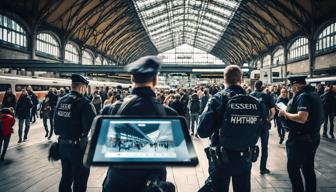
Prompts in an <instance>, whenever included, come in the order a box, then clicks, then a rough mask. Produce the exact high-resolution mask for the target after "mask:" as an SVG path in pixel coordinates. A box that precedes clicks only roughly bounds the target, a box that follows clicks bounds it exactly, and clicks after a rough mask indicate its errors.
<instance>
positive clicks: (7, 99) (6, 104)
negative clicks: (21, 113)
mask: <svg viewBox="0 0 336 192" xmlns="http://www.w3.org/2000/svg"><path fill="white" fill-rule="evenodd" d="M1 107H2V108H10V107H12V108H13V109H15V108H16V96H15V94H13V92H12V89H8V90H7V91H6V93H5V95H4V98H3V100H2V105H1Z"/></svg>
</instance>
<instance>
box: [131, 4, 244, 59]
mask: <svg viewBox="0 0 336 192" xmlns="http://www.w3.org/2000/svg"><path fill="white" fill-rule="evenodd" d="M240 1H241V0H211V1H209V0H208V1H206V0H172V1H167V0H133V2H134V5H135V8H136V10H137V11H138V14H139V17H140V19H141V22H142V24H143V25H144V27H145V29H146V31H147V33H148V34H149V37H150V38H151V40H152V42H153V43H154V45H155V46H156V48H157V50H158V51H159V52H160V53H162V52H164V51H167V50H170V49H173V48H174V47H177V46H179V45H182V44H189V45H191V46H194V47H198V48H201V49H203V50H205V51H207V52H210V51H211V50H212V48H213V47H214V46H215V45H216V43H217V42H218V41H219V40H220V38H221V36H222V35H223V33H224V32H225V29H226V27H227V25H228V24H229V22H230V20H231V18H232V16H233V14H234V12H235V11H236V10H237V8H238V6H239V4H240Z"/></svg>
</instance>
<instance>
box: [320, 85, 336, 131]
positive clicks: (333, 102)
mask: <svg viewBox="0 0 336 192" xmlns="http://www.w3.org/2000/svg"><path fill="white" fill-rule="evenodd" d="M321 98H322V101H323V107H324V125H323V137H327V138H328V134H327V132H328V120H329V123H330V125H329V126H330V129H329V135H330V137H331V138H335V136H334V117H335V112H336V84H334V85H331V86H330V88H329V91H327V92H326V93H324V94H323V95H322V96H321Z"/></svg>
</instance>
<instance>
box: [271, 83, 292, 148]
mask: <svg viewBox="0 0 336 192" xmlns="http://www.w3.org/2000/svg"><path fill="white" fill-rule="evenodd" d="M288 101H289V99H288V92H287V89H286V88H282V89H281V91H280V96H279V97H278V99H277V100H276V103H281V102H282V103H283V104H285V105H287V104H288ZM278 113H279V109H278V108H277V110H276V113H275V115H274V118H275V122H276V124H277V129H278V134H279V138H280V141H279V144H282V143H283V141H284V139H285V133H286V131H285V128H284V126H283V123H284V121H285V119H284V118H283V117H279V116H278Z"/></svg>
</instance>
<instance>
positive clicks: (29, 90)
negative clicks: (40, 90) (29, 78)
mask: <svg viewBox="0 0 336 192" xmlns="http://www.w3.org/2000/svg"><path fill="white" fill-rule="evenodd" d="M27 93H28V95H29V97H30V99H31V100H32V102H33V107H32V109H31V115H30V122H32V123H35V122H36V112H37V105H38V103H39V102H38V99H37V96H36V94H35V93H34V91H33V88H32V87H31V86H30V85H29V86H28V87H27Z"/></svg>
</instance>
